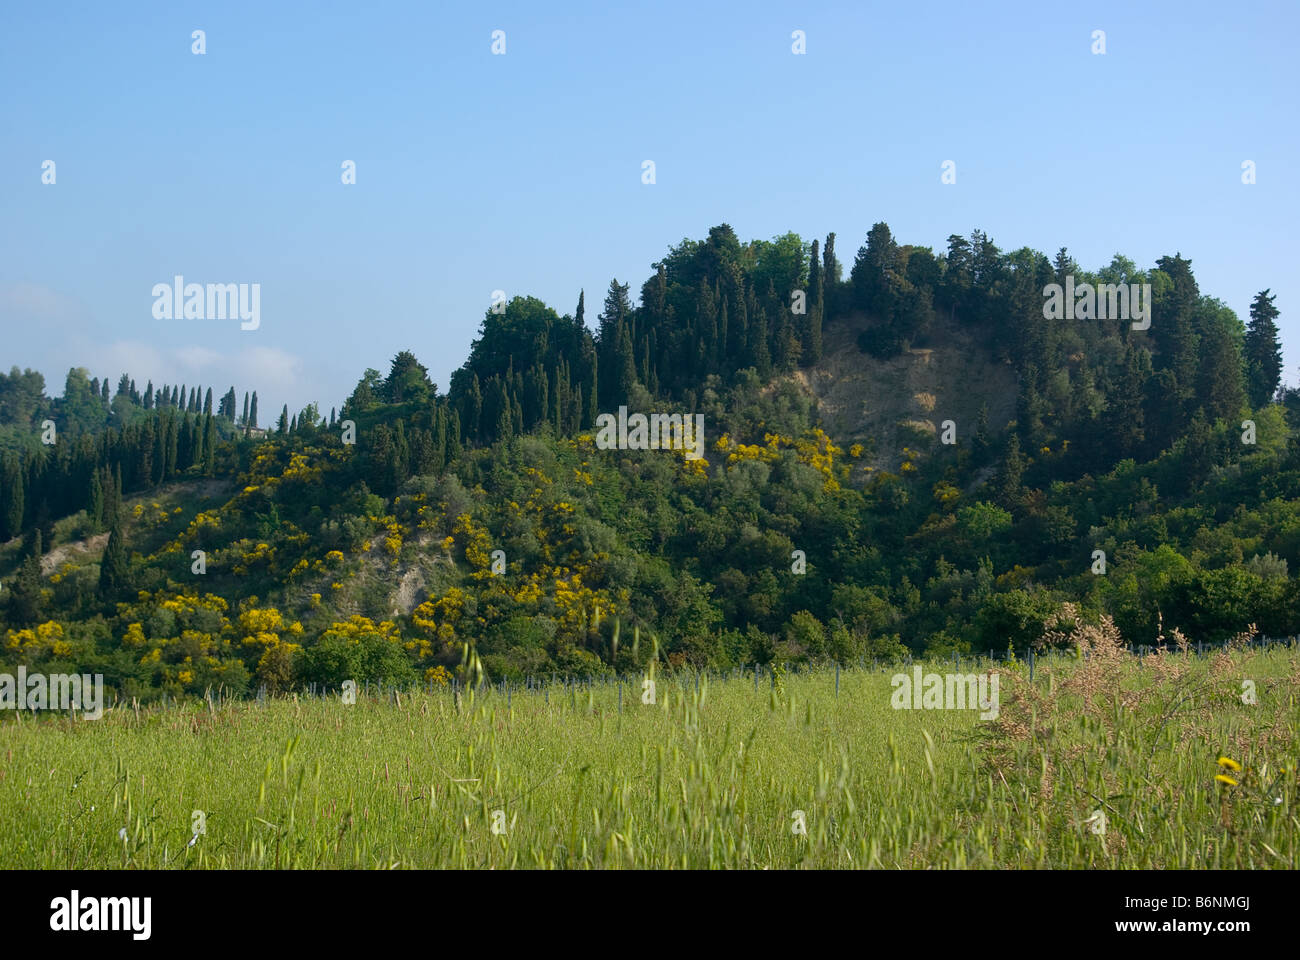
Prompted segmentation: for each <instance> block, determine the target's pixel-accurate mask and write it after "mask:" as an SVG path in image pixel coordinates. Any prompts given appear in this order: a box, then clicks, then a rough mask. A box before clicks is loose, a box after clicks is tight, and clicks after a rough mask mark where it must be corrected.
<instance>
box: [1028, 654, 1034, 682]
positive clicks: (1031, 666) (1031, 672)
mask: <svg viewBox="0 0 1300 960" xmlns="http://www.w3.org/2000/svg"><path fill="white" fill-rule="evenodd" d="M1029 682H1030V683H1033V682H1034V648H1033V647H1030V648H1029Z"/></svg>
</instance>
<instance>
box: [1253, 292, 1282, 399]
mask: <svg viewBox="0 0 1300 960" xmlns="http://www.w3.org/2000/svg"><path fill="white" fill-rule="evenodd" d="M1276 298H1277V294H1273V295H1272V296H1269V292H1268V291H1267V290H1261V291H1260V292H1259V293H1257V294H1255V299H1254V301H1253V302H1252V303H1251V305H1250V323H1249V324H1247V325H1246V341H1245V354H1246V393H1247V395H1248V396H1249V398H1250V405H1251V406H1252V407H1262V406H1264V404H1266V403H1268V402H1269V401H1270V400H1272V399H1273V395H1274V394H1276V393H1277V388H1278V384H1280V383H1281V382H1282V344H1281V343H1280V342H1279V340H1278V329H1277V318H1278V309H1277V307H1275V306H1274V305H1273V301H1274V300H1275V299H1276Z"/></svg>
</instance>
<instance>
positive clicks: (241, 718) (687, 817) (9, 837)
mask: <svg viewBox="0 0 1300 960" xmlns="http://www.w3.org/2000/svg"><path fill="white" fill-rule="evenodd" d="M1081 649H1082V648H1081ZM925 668H926V669H927V670H934V671H935V672H939V673H944V672H948V671H951V670H952V664H951V663H934V664H929V665H925ZM964 669H965V668H964ZM996 669H998V670H999V672H1000V674H1001V679H1002V687H1001V689H1002V697H1001V700H1002V712H1001V716H1000V717H999V718H998V720H997V721H982V720H980V719H979V718H978V713H977V712H975V711H969V710H967V711H961V710H894V709H891V707H890V695H891V693H892V688H891V685H890V675H891V673H892V670H889V671H879V672H877V671H873V670H870V669H867V670H857V669H846V670H843V671H841V673H840V676H839V679H838V684H839V690H838V694H837V692H836V684H837V679H836V674H835V671H834V670H826V671H821V672H812V673H807V674H799V675H793V676H791V675H787V676H784V677H782V678H781V683H780V685H779V687H776V686H773V685H771V684H770V683H769V682H768V681H766V680H765V681H764V682H763V683H762V684H761V685H760V687H759V689H758V690H757V691H755V689H754V684H753V679H752V677H746V678H742V679H726V680H718V679H710V678H707V677H706V678H703V679H702V680H701V682H700V685H699V690H698V693H697V692H696V689H695V683H694V681H693V680H692V679H689V678H678V677H672V676H661V677H659V678H658V684H657V691H656V692H657V697H656V703H655V704H654V705H646V704H643V703H642V702H641V689H640V687H639V686H636V687H634V686H631V685H627V684H625V685H624V686H623V688H622V709H621V711H620V708H619V690H618V688H617V687H616V686H615V685H612V684H611V685H597V686H594V687H589V688H585V689H575V688H573V687H567V688H566V687H564V686H552V687H550V688H549V689H548V690H546V691H545V692H544V691H543V690H541V689H537V690H532V691H528V690H518V689H516V690H513V691H511V693H510V695H509V699H508V700H507V697H506V696H505V695H504V694H502V693H501V692H499V691H498V690H495V689H491V688H487V689H480V690H478V691H461V692H459V694H453V693H452V692H450V691H439V692H436V693H432V694H429V693H425V692H421V693H414V694H409V695H408V694H402V695H398V696H396V697H391V698H390V697H388V696H385V697H384V698H383V699H382V700H379V699H375V698H369V697H365V696H362V697H360V698H359V699H358V702H357V703H356V704H355V705H345V704H344V703H342V702H341V701H340V699H339V698H338V697H337V696H330V697H328V698H326V699H323V700H322V699H292V698H290V699H272V700H268V701H267V702H266V703H265V704H264V705H259V704H257V703H229V704H223V705H221V706H212V705H209V704H207V703H197V704H182V705H180V706H175V707H173V708H171V709H151V710H143V709H141V710H139V711H137V710H134V709H131V708H129V707H119V708H116V709H113V710H111V711H109V712H108V713H107V714H106V715H105V717H104V718H103V719H102V720H99V721H84V720H71V719H68V718H63V717H50V716H47V717H41V718H37V719H33V718H32V717H31V716H30V715H27V716H26V717H23V716H21V715H18V716H16V715H12V714H10V715H8V716H7V717H5V718H4V722H3V723H0V866H4V867H36V868H49V867H59V868H112V867H122V868H159V867H167V868H175V869H189V868H324V867H358V868H390V867H413V868H426V867H454V868H497V869H501V868H620V867H623V868H720V867H721V868H741V869H746V868H752V869H758V868H764V869H766V868H772V869H788V868H805V867H807V868H857V867H862V868H962V867H979V868H990V867H992V868H1025V867H1057V868H1068V867H1124V868H1128V867H1132V868H1188V867H1284V868H1285V867H1289V868H1294V867H1295V866H1296V833H1297V827H1298V826H1300V821H1297V816H1298V815H1300V810H1298V809H1297V806H1296V798H1297V777H1296V767H1297V760H1298V759H1300V757H1298V755H1297V754H1298V752H1300V751H1298V750H1297V744H1296V731H1297V724H1298V722H1300V713H1298V712H1297V709H1296V695H1297V690H1298V689H1300V668H1298V666H1297V656H1296V651H1295V650H1294V649H1293V648H1274V649H1271V650H1267V651H1256V650H1249V649H1246V650H1243V649H1234V650H1231V651H1228V652H1225V653H1223V654H1221V655H1215V657H1210V658H1196V657H1192V656H1189V655H1187V654H1186V653H1177V652H1174V653H1168V654H1161V655H1159V656H1158V657H1157V656H1153V657H1148V658H1145V660H1142V661H1139V660H1138V659H1137V658H1134V657H1131V656H1128V655H1127V654H1124V655H1123V656H1119V655H1118V654H1117V655H1116V656H1115V657H1114V658H1112V659H1104V658H1103V657H1102V656H1101V655H1099V654H1098V653H1097V652H1096V651H1093V652H1092V655H1091V656H1090V657H1089V658H1088V659H1086V660H1084V659H1078V660H1074V659H1071V658H1068V657H1067V658H1062V659H1052V660H1050V661H1049V660H1040V661H1039V663H1038V668H1037V671H1036V673H1035V678H1034V680H1033V682H1032V683H1031V682H1030V681H1029V678H1028V671H1027V668H1026V666H1025V665H1024V664H1019V663H1010V664H998V665H997V667H996ZM1175 674H1176V675H1175ZM1243 678H1249V679H1252V680H1254V682H1255V683H1256V685H1257V691H1258V702H1257V703H1255V704H1254V705H1249V704H1246V703H1243V702H1242V699H1241V696H1240V691H1241V681H1242V679H1243ZM1220 757H1226V758H1228V759H1229V760H1231V761H1233V763H1235V764H1237V765H1238V766H1240V767H1241V768H1242V769H1241V770H1240V771H1233V770H1232V769H1231V767H1229V766H1226V765H1225V766H1220V765H1219V764H1218V759H1219V758H1220ZM1225 771H1226V774H1227V775H1228V779H1230V780H1233V781H1234V784H1231V785H1230V784H1228V783H1226V782H1223V781H1221V780H1216V779H1215V777H1216V775H1224V774H1225ZM196 810H201V811H203V813H204V816H205V817H206V824H205V827H206V832H205V833H203V834H202V835H200V836H198V838H197V839H193V838H194V834H193V830H192V828H193V825H194V823H195V821H194V817H193V813H194V811H196ZM497 811H500V813H499V814H498V813H497ZM796 811H802V817H801V819H802V822H803V823H804V824H806V832H796V828H797V826H798V823H799V820H800V816H799V815H798V814H796ZM1098 811H1100V812H1101V816H1102V817H1104V822H1105V829H1104V832H1101V831H1100V830H1099V824H1100V823H1101V818H1099V817H1098V816H1097V813H1098ZM494 827H495V828H496V832H494ZM191 841H192V842H191Z"/></svg>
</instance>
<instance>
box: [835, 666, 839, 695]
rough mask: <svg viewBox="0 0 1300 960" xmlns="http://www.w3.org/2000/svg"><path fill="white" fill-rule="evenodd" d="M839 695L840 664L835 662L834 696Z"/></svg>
mask: <svg viewBox="0 0 1300 960" xmlns="http://www.w3.org/2000/svg"><path fill="white" fill-rule="evenodd" d="M839 695H840V662H839V661H838V660H836V661H835V696H837V697H838V696H839Z"/></svg>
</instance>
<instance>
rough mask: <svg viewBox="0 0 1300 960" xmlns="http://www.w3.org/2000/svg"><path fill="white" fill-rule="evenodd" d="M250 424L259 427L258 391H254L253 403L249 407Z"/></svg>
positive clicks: (254, 427)
mask: <svg viewBox="0 0 1300 960" xmlns="http://www.w3.org/2000/svg"><path fill="white" fill-rule="evenodd" d="M248 425H249V426H250V427H252V428H253V429H254V430H256V429H257V391H256V390H254V391H253V405H252V406H251V407H249V408H248Z"/></svg>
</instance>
